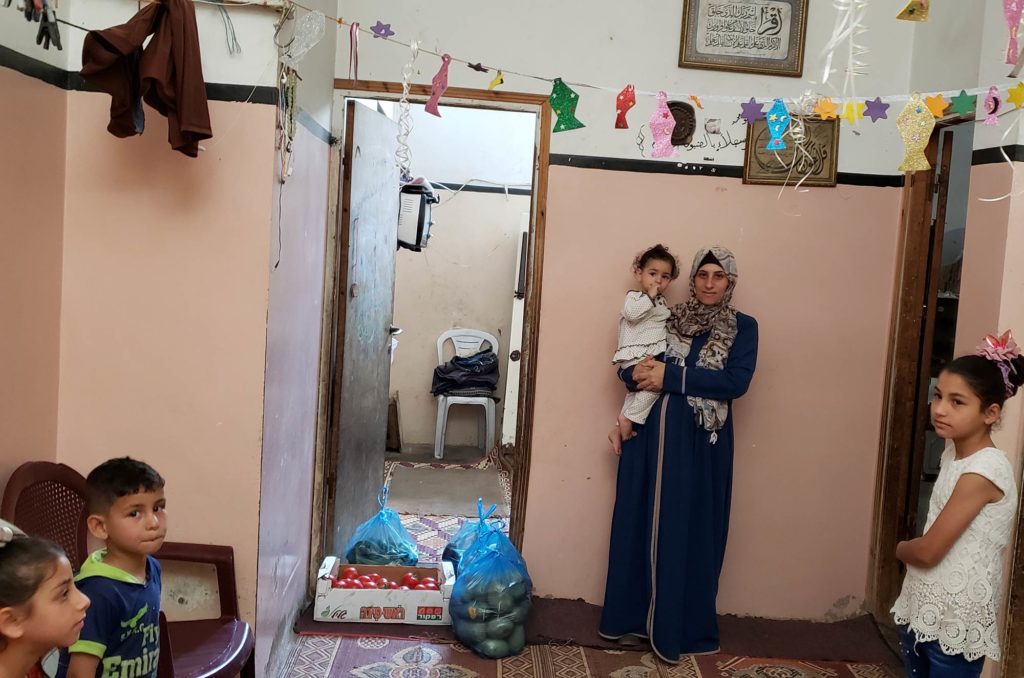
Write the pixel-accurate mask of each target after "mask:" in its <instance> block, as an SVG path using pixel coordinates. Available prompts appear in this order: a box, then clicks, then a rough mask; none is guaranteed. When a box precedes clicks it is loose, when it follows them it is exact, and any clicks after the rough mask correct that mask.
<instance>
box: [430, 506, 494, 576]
mask: <svg viewBox="0 0 1024 678" xmlns="http://www.w3.org/2000/svg"><path fill="white" fill-rule="evenodd" d="M497 509H498V505H497V504H491V507H490V508H489V509H487V510H486V511H484V500H483V498H482V497H481V498H478V499H477V500H476V512H477V520H476V521H473V520H467V521H466V522H465V523H463V524H462V527H460V528H459V531H458V532H456V533H455V536H453V537H452V538H451V541H449V542H448V544H447V545H446V546H445V547H444V553H442V554H441V560H443V561H446V562H449V563H451V564H452V567H453V568H454V569H455V575H456V576H458V574H459V569H460V567H461V562H462V558H463V556H464V555H465V554H466V551H468V550H469V549H470V548H471V547H472V546H473V544H475V543H476V538H477V536H478V535H479V534H480V533H481V532H482V531H484V530H485V529H486V528H487V519H488V518H490V517H491V514H492V513H494V512H495V511H496V510H497Z"/></svg>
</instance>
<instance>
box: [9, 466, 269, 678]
mask: <svg viewBox="0 0 1024 678" xmlns="http://www.w3.org/2000/svg"><path fill="white" fill-rule="evenodd" d="M0 518H3V519H4V520H8V521H10V522H12V523H14V524H15V525H17V526H18V527H20V528H21V529H22V530H24V531H25V532H26V533H28V534H30V535H33V536H39V537H45V538H47V539H51V540H52V541H55V542H57V543H58V544H59V545H60V546H61V547H62V548H63V549H64V551H65V552H66V553H67V554H68V558H69V559H70V560H71V562H72V564H73V565H75V567H76V569H77V567H78V566H79V565H81V563H82V562H84V561H85V558H86V556H87V555H88V553H87V548H88V547H87V534H88V527H87V525H86V519H87V518H88V512H87V511H86V505H85V479H84V478H83V477H82V476H81V474H79V473H78V472H77V471H75V470H74V469H73V468H71V467H70V466H65V465H64V464H54V463H52V462H48V461H33V462H28V463H25V464H22V465H21V466H19V467H18V468H17V469H16V470H15V471H14V473H13V474H12V475H11V478H10V480H9V481H8V483H7V487H6V489H5V490H4V495H3V500H2V502H0ZM156 557H157V558H158V559H160V560H173V561H183V562H189V563H203V564H208V565H213V566H214V568H215V570H216V572H217V586H218V588H219V590H220V617H218V618H216V619H201V620H195V621H179V622H167V621H166V619H165V617H164V615H163V613H162V612H161V613H160V643H161V646H160V666H159V670H158V675H159V676H160V678H214V677H224V678H227V677H229V676H236V675H238V674H241V675H242V676H243V678H252V677H254V676H255V675H256V668H255V658H254V652H253V648H254V646H255V639H254V636H253V632H252V628H251V627H250V626H249V625H248V624H247V623H245V622H244V621H242V620H240V619H239V618H238V593H237V589H236V587H235V557H234V551H233V550H232V549H231V547H230V546H211V545H204V544H184V543H177V542H165V543H164V545H163V547H162V548H161V549H160V551H159V552H158V553H157V554H156Z"/></svg>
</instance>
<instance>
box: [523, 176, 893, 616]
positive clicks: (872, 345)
mask: <svg viewBox="0 0 1024 678" xmlns="http://www.w3.org/2000/svg"><path fill="white" fill-rule="evenodd" d="M778 193H779V190H778V188H772V187H759V186H745V185H743V184H742V183H741V182H740V181H739V180H738V179H720V178H712V177H682V176H671V175H651V174H635V173H625V172H622V173H620V172H611V171H600V170H582V169H572V168H565V167H553V168H551V176H550V186H549V193H548V219H547V235H546V241H545V251H544V257H545V268H544V282H543V300H542V310H541V320H540V328H541V329H540V346H539V356H538V373H537V383H536V389H537V403H538V407H537V408H536V410H535V413H534V417H535V419H534V438H533V466H532V469H531V473H530V487H529V499H528V509H527V515H526V543H525V545H524V551H525V557H526V559H527V562H529V563H530V572H531V574H532V575H533V577H534V582H535V584H536V586H537V590H538V593H539V594H540V595H553V596H556V597H563V598H577V597H579V598H584V599H586V600H588V601H592V602H595V603H600V602H601V600H602V598H603V591H604V576H605V571H606V561H607V556H608V552H607V549H608V529H609V525H610V516H611V508H612V501H613V497H614V479H615V470H616V461H615V457H614V456H613V455H612V454H611V452H610V451H609V446H608V444H607V442H606V441H605V435H606V434H607V431H608V430H609V429H610V428H611V425H612V423H613V421H614V418H615V414H616V412H617V410H618V408H619V406H620V403H621V397H622V394H623V390H622V387H621V385H619V384H618V383H617V382H616V380H615V376H614V373H613V370H612V368H611V365H610V364H609V360H610V356H611V354H612V352H613V350H614V346H615V331H616V330H615V328H616V320H615V319H616V316H617V313H618V312H619V309H620V305H621V301H622V296H623V294H624V292H625V290H626V289H628V288H629V286H630V284H631V277H630V275H629V266H630V262H631V260H632V257H633V256H634V254H635V253H636V252H637V251H638V250H640V249H641V248H642V247H644V246H645V245H648V244H651V243H653V242H657V241H662V242H665V243H667V244H669V246H670V247H672V248H674V249H675V250H676V251H677V252H679V253H680V255H681V257H682V258H683V259H684V260H687V261H688V260H689V258H690V256H691V255H692V253H693V251H694V250H695V249H696V248H698V247H699V246H701V245H704V244H709V243H721V244H723V245H725V246H728V247H730V248H731V249H733V250H734V251H735V253H736V255H737V257H738V260H739V266H740V276H741V277H740V283H739V287H738V291H737V295H736V303H737V306H738V307H739V308H740V309H741V310H743V311H745V312H747V313H749V314H751V315H753V316H755V317H756V318H757V319H758V321H759V323H760V336H761V345H760V357H759V366H758V370H757V373H756V375H755V378H754V382H753V386H752V387H751V390H750V392H749V393H748V394H747V396H746V397H744V398H743V399H742V400H740V401H738V403H737V406H736V413H735V414H736V426H737V429H736V436H737V449H736V473H735V484H734V501H733V513H732V526H731V532H730V541H729V550H728V554H727V556H726V565H725V572H724V575H723V581H722V589H721V595H720V597H719V605H720V609H721V611H723V612H727V613H737V614H748V615H759V616H765V617H778V618H809V619H823V618H833V617H835V616H844V615H850V614H854V613H856V612H857V610H858V609H859V606H860V604H861V602H862V598H863V595H864V591H865V584H866V580H867V566H868V551H869V541H870V532H871V523H872V498H873V493H874V485H875V464H876V459H877V455H878V436H879V425H880V421H881V407H882V384H883V379H884V372H885V361H886V357H887V356H886V350H887V342H888V327H889V317H890V307H891V300H892V290H893V278H894V271H895V254H896V231H897V221H898V216H899V201H900V190H899V189H894V188H870V187H853V186H839V187H838V188H835V189H812V190H811V191H810V192H808V193H802V194H797V193H794V192H793V191H792V190H787V191H786V192H785V194H784V195H783V196H782V198H781V199H777V196H778ZM687 265H688V264H687ZM685 291H686V289H685V285H684V284H683V283H680V282H677V283H675V284H674V285H673V287H670V288H669V296H670V297H675V298H679V297H681V296H682V295H683V294H684V293H685ZM602 319H603V320H602ZM567 563H572V565H571V566H567V565H566V564H567Z"/></svg>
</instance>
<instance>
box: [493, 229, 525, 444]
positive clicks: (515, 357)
mask: <svg viewBox="0 0 1024 678" xmlns="http://www.w3.org/2000/svg"><path fill="white" fill-rule="evenodd" d="M529 244H530V215H529V213H527V212H523V217H522V220H521V222H520V224H519V240H518V245H517V249H516V262H517V263H516V279H515V281H514V283H513V284H514V285H515V288H514V290H513V292H512V324H511V329H510V330H509V333H508V364H507V365H506V367H505V411H504V414H503V415H502V418H501V443H500V445H499V448H500V449H501V450H502V452H506V451H508V450H512V449H514V448H515V444H516V429H517V427H518V424H519V388H520V383H519V382H520V376H521V375H520V372H519V366H520V362H519V361H520V359H521V358H522V355H523V319H524V317H525V315H526V282H527V280H528V277H527V276H528V275H529V270H528V269H529V267H528V259H527V258H528V257H529V254H530V247H529Z"/></svg>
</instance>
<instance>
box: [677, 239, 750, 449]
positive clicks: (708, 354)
mask: <svg viewBox="0 0 1024 678" xmlns="http://www.w3.org/2000/svg"><path fill="white" fill-rule="evenodd" d="M709 263H711V264H717V265H718V266H721V267H722V270H723V271H725V274H726V276H727V277H728V279H729V285H728V287H726V289H725V294H723V295H722V298H721V299H719V300H718V303H715V304H712V305H710V306H708V305H705V304H702V303H701V302H700V301H698V299H697V290H696V283H695V280H696V279H697V271H699V270H700V268H701V266H704V265H705V264H709ZM738 276H739V273H738V271H737V268H736V257H735V255H733V253H732V252H730V251H729V250H727V249H725V248H724V247H717V246H716V247H705V248H703V249H701V250H699V251H698V252H697V254H696V255H694V257H693V266H691V267H690V296H689V298H687V300H686V302H685V303H682V304H679V305H677V306H675V307H673V308H672V315H671V316H670V317H669V320H668V331H669V333H670V334H671V335H672V336H673V337H674V338H675V339H676V341H677V342H678V343H679V344H681V345H682V346H683V347H684V348H685V349H689V347H690V344H691V343H692V342H693V338H694V337H696V336H697V335H699V334H704V333H705V332H710V333H711V336H710V337H708V340H707V343H705V344H704V346H703V348H701V350H700V354H699V355H698V356H697V367H703V368H705V369H709V370H722V369H725V362H726V360H727V359H728V358H729V350H730V349H731V348H732V345H733V343H734V342H735V341H736V332H737V330H736V309H735V308H734V307H733V305H732V294H733V290H735V289H736V279H737V277H738ZM687 401H688V402H689V403H690V405H691V406H692V407H693V410H694V414H695V415H696V417H697V423H698V424H700V425H701V426H703V427H704V429H705V430H707V431H711V434H712V435H711V441H712V442H715V441H716V440H717V439H718V436H717V433H716V432H717V431H718V430H719V429H720V428H722V426H724V425H725V420H726V418H727V417H728V416H729V406H728V404H727V403H725V402H722V401H720V400H711V399H709V398H696V397H694V396H688V397H687Z"/></svg>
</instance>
